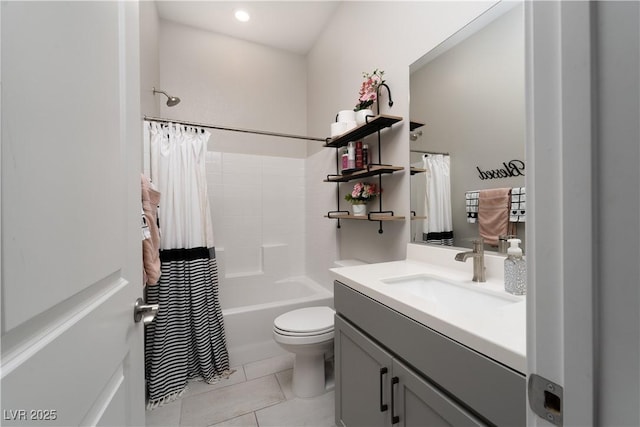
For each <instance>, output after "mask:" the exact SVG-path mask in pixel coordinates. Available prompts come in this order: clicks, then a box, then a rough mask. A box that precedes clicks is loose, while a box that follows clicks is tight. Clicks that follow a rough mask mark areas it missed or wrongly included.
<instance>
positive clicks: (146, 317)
mask: <svg viewBox="0 0 640 427" xmlns="http://www.w3.org/2000/svg"><path fill="white" fill-rule="evenodd" d="M159 308H160V306H159V305H158V304H145V303H144V300H143V299H142V298H138V299H137V300H136V303H135V304H134V306H133V320H134V321H135V322H136V323H138V322H140V321H141V320H142V323H143V324H145V325H148V324H149V323H151V322H153V319H154V318H155V317H156V313H157V312H158V309H159Z"/></svg>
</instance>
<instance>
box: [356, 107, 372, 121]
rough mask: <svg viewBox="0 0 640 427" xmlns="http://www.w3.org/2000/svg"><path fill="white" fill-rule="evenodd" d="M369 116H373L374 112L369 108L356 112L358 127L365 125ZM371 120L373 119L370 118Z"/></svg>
mask: <svg viewBox="0 0 640 427" xmlns="http://www.w3.org/2000/svg"><path fill="white" fill-rule="evenodd" d="M367 116H373V110H371V109H369V108H365V109H364V110H358V111H356V123H357V124H358V125H363V124H365V123H366V122H367ZM369 120H371V117H369Z"/></svg>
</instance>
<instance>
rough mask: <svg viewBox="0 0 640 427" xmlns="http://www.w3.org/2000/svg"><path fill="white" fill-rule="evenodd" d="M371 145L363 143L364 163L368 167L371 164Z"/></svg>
mask: <svg viewBox="0 0 640 427" xmlns="http://www.w3.org/2000/svg"><path fill="white" fill-rule="evenodd" d="M369 163H370V162H369V146H368V145H367V144H362V165H363V166H364V167H365V168H366V167H367V166H369Z"/></svg>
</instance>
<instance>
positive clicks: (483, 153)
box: [409, 1, 526, 250]
mask: <svg viewBox="0 0 640 427" xmlns="http://www.w3.org/2000/svg"><path fill="white" fill-rule="evenodd" d="M524 60H525V59H524V8H523V5H522V3H521V2H512V1H502V2H500V3H497V4H496V5H494V6H493V7H492V8H490V9H488V10H487V11H486V12H485V13H483V14H482V15H481V16H479V17H478V18H476V19H475V20H474V21H472V22H471V23H469V24H468V25H467V26H465V27H464V28H462V29H461V30H460V31H458V32H457V33H455V34H454V35H453V36H451V37H450V38H448V39H447V40H445V41H444V42H443V43H441V44H440V45H438V46H437V47H436V48H434V49H433V50H431V51H429V52H428V53H427V54H425V55H424V56H423V57H422V58H420V59H419V60H418V61H416V62H415V63H413V64H412V65H411V66H410V73H411V77H410V118H411V126H410V128H411V130H410V135H409V139H410V150H411V153H410V159H411V166H412V175H411V212H412V216H413V219H412V221H411V241H412V242H414V243H427V239H426V234H425V233H424V231H425V224H427V221H429V219H426V218H425V216H426V215H427V212H425V206H426V199H427V198H430V199H431V200H433V199H435V198H439V197H441V194H440V189H439V188H437V189H435V191H434V190H433V188H432V189H430V190H428V189H427V188H426V187H427V185H429V186H430V187H432V185H431V184H427V179H426V175H427V173H425V172H424V168H425V163H424V162H425V156H426V157H427V158H428V159H429V160H427V161H429V162H432V161H435V160H438V161H440V160H441V159H436V158H437V157H439V156H438V154H444V156H442V160H444V161H445V162H448V164H449V173H450V181H449V182H450V199H451V221H452V231H453V246H459V247H471V240H473V239H474V238H477V237H478V236H479V231H478V224H477V223H470V222H469V220H468V219H467V208H466V204H467V202H466V193H467V192H468V191H478V190H484V189H491V188H514V187H515V188H520V187H524V185H525V184H524V174H525V173H526V164H525V158H524V156H525V83H524V79H525V75H524V73H525V67H524V65H525V64H524ZM427 166H429V165H427ZM429 191H430V193H429ZM431 217H432V218H433V217H434V215H432V216H431ZM524 218H525V219H526V217H524ZM426 227H427V230H428V229H429V225H426ZM515 227H516V234H517V237H518V238H520V239H522V241H523V247H524V233H525V228H524V223H522V222H520V223H517V224H515ZM445 239H446V236H445ZM448 243H451V242H448ZM485 248H486V249H489V250H491V249H492V247H491V246H485ZM493 249H497V248H496V247H495V246H494V247H493Z"/></svg>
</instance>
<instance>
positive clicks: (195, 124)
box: [144, 116, 327, 142]
mask: <svg viewBox="0 0 640 427" xmlns="http://www.w3.org/2000/svg"><path fill="white" fill-rule="evenodd" d="M144 119H145V120H146V121H152V122H161V123H178V124H181V125H185V126H195V127H200V128H207V129H216V130H225V131H230V132H243V133H255V134H257V135H268V136H279V137H282V138H294V139H304V140H309V141H322V142H326V141H327V138H315V137H312V136H302V135H291V134H287V133H278V132H267V131H263V130H253V129H241V128H231V127H224V126H215V125H209V124H206V123H195V122H187V121H184V120H173V119H163V118H161V117H149V116H144Z"/></svg>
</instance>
